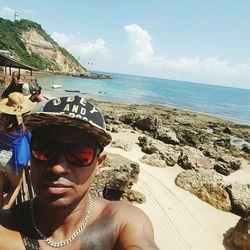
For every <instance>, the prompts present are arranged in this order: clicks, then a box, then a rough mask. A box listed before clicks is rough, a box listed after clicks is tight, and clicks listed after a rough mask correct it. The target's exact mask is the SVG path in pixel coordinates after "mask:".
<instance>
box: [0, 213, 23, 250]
mask: <svg viewBox="0 0 250 250" xmlns="http://www.w3.org/2000/svg"><path fill="white" fill-rule="evenodd" d="M0 235H1V237H0V249H6V250H8V249H14V247H17V248H16V249H24V248H22V246H23V244H22V240H21V236H20V233H19V232H18V231H17V228H16V225H15V222H14V218H13V214H12V211H11V210H1V211H0Z"/></svg>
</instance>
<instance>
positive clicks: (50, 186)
mask: <svg viewBox="0 0 250 250" xmlns="http://www.w3.org/2000/svg"><path fill="white" fill-rule="evenodd" d="M42 186H43V188H44V189H45V190H46V191H47V192H48V193H50V194H62V193H65V192H67V191H68V190H69V188H70V186H68V185H65V184H62V183H57V182H53V183H44V184H43V185H42Z"/></svg>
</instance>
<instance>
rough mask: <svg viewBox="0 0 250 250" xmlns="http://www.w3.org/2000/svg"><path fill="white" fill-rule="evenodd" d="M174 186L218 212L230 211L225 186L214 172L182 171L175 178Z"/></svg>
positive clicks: (200, 170) (207, 170)
mask: <svg viewBox="0 0 250 250" xmlns="http://www.w3.org/2000/svg"><path fill="white" fill-rule="evenodd" d="M175 184H176V185H177V186H179V187H181V188H183V189H185V190H188V191H189V192H191V193H192V194H194V195H196V196H197V197H198V198H200V199H201V200H203V201H206V202H207V203H209V204H211V205H212V206H214V207H216V208H218V209H220V210H223V211H228V212H229V211H231V210H232V206H231V201H230V198H229V195H228V193H227V191H226V184H225V183H224V181H223V179H222V176H221V175H219V174H218V173H217V172H216V171H214V170H209V169H203V168H199V169H195V170H186V171H183V172H181V173H179V174H178V175H177V177H176V178H175Z"/></svg>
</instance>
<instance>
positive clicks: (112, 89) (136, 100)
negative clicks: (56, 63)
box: [37, 72, 250, 125]
mask: <svg viewBox="0 0 250 250" xmlns="http://www.w3.org/2000/svg"><path fill="white" fill-rule="evenodd" d="M96 73H101V74H109V75H112V79H86V78H79V77H72V76H57V75H56V76H54V75H53V76H38V77H37V79H38V82H39V84H40V85H41V86H42V89H43V94H44V95H45V96H46V95H48V96H53V95H56V96H58V95H65V94H69V93H68V92H66V91H65V90H68V91H76V92H77V91H79V92H80V93H81V94H83V95H84V96H86V98H96V99H102V100H107V101H112V102H119V103H125V104H146V105H161V106H167V107H172V108H181V109H184V110H187V111H188V110H190V111H195V112H199V113H202V114H208V115H212V116H215V117H218V118H223V119H226V120H230V121H233V122H235V123H239V124H245V125H250V89H243V88H232V87H224V86H217V85H209V84H202V83H193V82H185V81H177V80H168V79H160V78H153V77H143V76H135V75H125V74H117V73H108V72H96ZM53 84H57V85H62V87H61V88H58V89H52V85H53ZM72 94H73V92H72Z"/></svg>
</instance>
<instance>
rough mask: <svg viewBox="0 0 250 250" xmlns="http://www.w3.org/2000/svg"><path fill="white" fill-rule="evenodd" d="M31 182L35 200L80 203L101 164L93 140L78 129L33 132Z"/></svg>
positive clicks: (48, 127)
mask: <svg viewBox="0 0 250 250" xmlns="http://www.w3.org/2000/svg"><path fill="white" fill-rule="evenodd" d="M31 152H32V153H31V180H32V185H33V188H34V191H35V193H36V195H37V197H38V199H39V200H40V201H41V202H42V203H43V204H44V205H49V206H69V205H71V204H74V203H76V202H78V201H80V200H81V198H82V197H83V195H84V194H85V192H86V191H87V189H88V187H89V186H90V184H91V182H92V180H93V178H94V177H95V174H96V171H97V170H98V168H99V167H101V165H102V164H103V161H104V159H105V156H106V155H105V154H104V153H101V154H99V153H100V151H99V149H98V148H97V145H96V143H95V141H94V140H93V138H92V137H91V136H89V135H87V134H84V132H83V131H82V130H80V129H78V128H72V127H66V126H47V127H44V128H40V129H37V130H36V131H34V132H32V141H31Z"/></svg>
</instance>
